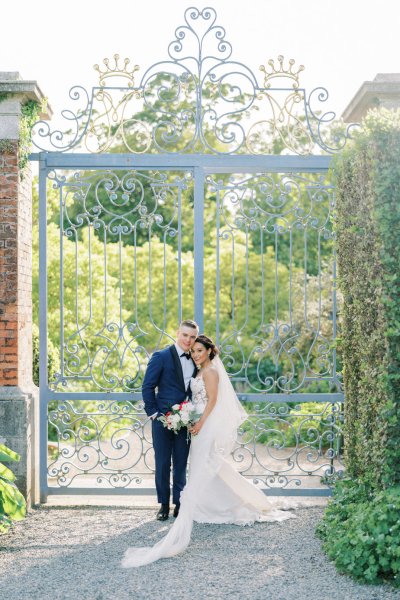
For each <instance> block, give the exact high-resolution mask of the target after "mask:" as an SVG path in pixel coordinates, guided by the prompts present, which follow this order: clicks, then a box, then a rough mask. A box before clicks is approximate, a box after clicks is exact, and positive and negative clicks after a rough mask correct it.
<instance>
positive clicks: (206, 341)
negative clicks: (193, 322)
mask: <svg viewBox="0 0 400 600" xmlns="http://www.w3.org/2000/svg"><path fill="white" fill-rule="evenodd" d="M196 342H199V344H202V346H204V347H205V348H207V350H209V349H210V348H211V352H210V360H212V359H213V358H214V357H215V356H217V354H219V352H218V348H217V346H216V345H215V344H214V342H213V341H212V339H211V338H209V337H208V336H206V335H204V333H201V334H200V335H198V336H197V338H196V341H195V343H196Z"/></svg>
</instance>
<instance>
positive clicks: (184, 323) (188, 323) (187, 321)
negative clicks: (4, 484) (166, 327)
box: [179, 319, 199, 329]
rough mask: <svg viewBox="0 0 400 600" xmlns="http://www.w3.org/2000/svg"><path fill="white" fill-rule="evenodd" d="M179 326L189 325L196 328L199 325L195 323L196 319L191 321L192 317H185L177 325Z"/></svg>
mask: <svg viewBox="0 0 400 600" xmlns="http://www.w3.org/2000/svg"><path fill="white" fill-rule="evenodd" d="M179 327H191V328H192V329H198V328H199V326H198V325H197V323H196V321H192V319H185V320H184V321H182V322H181V323H180V325H179Z"/></svg>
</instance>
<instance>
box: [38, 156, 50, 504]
mask: <svg viewBox="0 0 400 600" xmlns="http://www.w3.org/2000/svg"><path fill="white" fill-rule="evenodd" d="M46 181H47V169H46V161H45V159H41V160H40V164H39V332H40V334H39V349H40V359H39V404H40V406H39V413H40V434H39V445H40V451H39V455H40V501H41V502H46V500H47V435H48V434H47V419H48V415H47V411H48V370H47V335H48V332H47V206H46V204H47V194H46Z"/></svg>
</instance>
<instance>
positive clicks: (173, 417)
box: [170, 415, 181, 426]
mask: <svg viewBox="0 0 400 600" xmlns="http://www.w3.org/2000/svg"><path fill="white" fill-rule="evenodd" d="M180 420H181V418H180V416H179V415H171V416H170V422H171V425H173V426H176V425H178V423H179V421H180Z"/></svg>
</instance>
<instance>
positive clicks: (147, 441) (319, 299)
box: [32, 8, 348, 497]
mask: <svg viewBox="0 0 400 600" xmlns="http://www.w3.org/2000/svg"><path fill="white" fill-rule="evenodd" d="M175 35H176V38H175V40H174V41H173V42H172V43H171V44H170V45H169V49H168V54H169V57H168V59H167V60H166V61H163V62H159V63H156V64H155V65H153V66H152V67H150V68H149V69H148V70H147V71H146V72H145V73H144V75H143V77H142V78H141V80H140V82H139V83H136V82H135V78H136V72H137V70H138V67H136V66H135V67H130V66H129V64H130V63H129V61H128V60H127V59H125V61H121V60H120V59H119V57H118V56H117V55H116V56H115V57H114V59H113V60H112V61H108V60H105V61H104V67H102V68H100V67H99V66H97V65H96V70H97V71H98V73H99V85H98V86H97V87H93V88H92V90H91V93H89V92H87V91H86V90H85V89H84V88H82V87H80V86H77V87H75V88H72V90H71V91H70V98H71V101H72V102H73V103H78V104H79V102H82V101H84V105H83V106H82V107H81V106H79V108H78V109H77V110H69V111H64V113H63V116H64V117H65V118H67V119H68V121H69V124H70V125H72V127H73V129H72V131H71V130H70V131H69V133H68V134H64V133H61V131H59V130H56V131H51V130H50V127H49V126H48V124H46V123H44V122H40V123H38V124H37V125H36V126H35V129H34V133H35V136H34V142H35V144H36V146H37V147H38V148H39V149H40V152H39V153H37V154H34V155H32V158H33V159H34V160H39V164H40V175H39V196H40V355H41V360H40V402H41V490H42V494H43V496H44V497H45V496H47V495H48V494H68V495H69V494H83V493H96V494H100V493H105V494H110V493H112V492H114V493H118V494H121V493H125V494H126V493H128V494H147V493H153V491H154V487H153V485H154V484H153V475H152V474H153V467H154V465H153V455H152V444H151V429H150V426H149V421H148V419H147V417H146V416H145V414H144V412H143V407H142V404H141V393H140V389H141V382H142V378H143V374H144V371H145V367H146V363H147V360H148V356H149V355H150V354H151V352H153V351H154V350H155V349H156V348H159V347H162V346H165V345H166V344H168V343H170V342H171V339H173V335H174V332H175V330H176V327H177V324H178V322H179V321H180V320H181V319H182V318H191V317H193V316H194V318H195V319H196V320H197V322H198V323H199V325H200V329H201V330H202V331H205V332H206V333H207V334H209V335H211V336H212V337H215V339H216V341H217V343H218V345H219V347H220V350H221V358H222V359H223V360H224V363H225V365H226V368H227V370H228V372H229V374H230V376H231V379H232V381H233V384H234V386H235V388H236V390H237V393H238V396H239V398H240V399H241V400H242V401H243V402H244V403H245V405H246V407H247V409H248V412H249V418H248V421H247V422H246V423H245V424H244V426H243V428H242V430H241V431H240V432H239V434H238V441H237V448H236V449H235V451H234V453H233V456H232V460H234V461H236V463H237V468H238V469H239V470H240V471H241V472H242V473H243V475H244V476H247V477H251V478H252V479H253V480H254V481H255V482H256V483H257V484H258V485H260V486H261V487H263V488H264V489H265V491H266V493H269V494H320V495H325V494H328V493H329V483H330V482H332V481H333V480H334V479H335V478H336V477H338V476H340V474H341V439H342V438H341V423H342V406H343V393H342V390H341V386H340V378H339V376H338V372H337V357H336V348H335V340H336V314H337V292H336V270H335V269H336V266H335V264H336V263H335V246H334V232H333V230H332V220H333V211H334V188H333V185H332V181H331V174H330V171H329V167H330V161H331V155H332V153H333V152H335V151H336V150H338V149H340V148H341V147H343V145H344V144H345V142H346V139H347V137H348V131H345V130H343V129H341V128H340V124H336V125H335V123H334V121H333V117H332V113H325V114H323V113H319V112H317V110H316V109H315V108H314V106H313V102H314V100H315V99H317V100H318V101H319V102H324V101H325V100H326V99H327V93H326V91H325V90H323V89H322V88H318V89H317V90H313V92H311V94H308V95H307V93H306V91H305V90H304V89H303V88H301V87H300V83H299V76H300V73H301V70H302V67H299V68H297V69H296V68H295V67H294V61H292V60H290V61H289V62H288V63H285V61H284V59H283V58H282V57H278V60H277V61H276V62H274V61H269V63H268V65H267V66H264V67H261V70H262V72H263V82H262V83H259V82H258V80H257V78H256V76H255V75H254V73H253V72H252V71H251V70H250V69H249V68H248V67H246V66H245V65H243V64H241V63H239V62H236V61H233V60H231V53H232V48H231V46H230V44H229V42H227V41H226V39H225V31H224V29H223V28H222V27H221V26H219V25H217V24H216V14H215V11H214V10H213V9H210V8H208V9H204V10H203V11H200V10H197V9H194V8H191V9H188V10H187V11H186V12H185V23H184V25H183V26H182V27H179V28H178V29H177V30H176V32H175ZM188 48H189V49H188ZM190 49H191V50H192V53H190ZM277 82H279V85H277ZM284 85H286V87H284ZM68 135H69V138H68ZM82 150H84V151H85V152H82ZM317 151H319V154H318V153H317ZM53 346H54V347H55V348H56V351H54V352H53V354H52V356H53V362H54V360H55V362H56V363H57V368H55V369H53V371H54V372H52V373H49V367H48V365H49V361H48V358H49V348H50V349H51V348H52V347H53ZM57 350H58V355H57ZM54 356H55V359H54Z"/></svg>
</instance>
